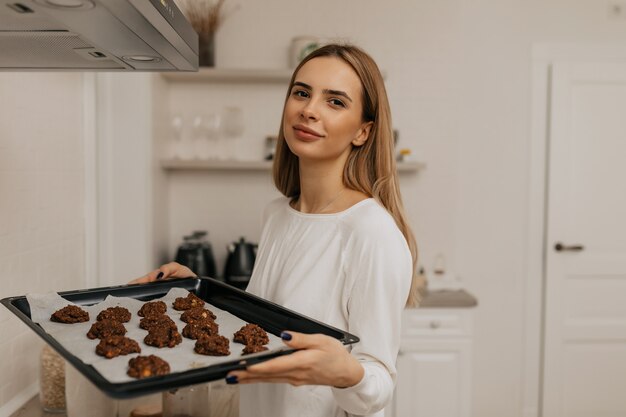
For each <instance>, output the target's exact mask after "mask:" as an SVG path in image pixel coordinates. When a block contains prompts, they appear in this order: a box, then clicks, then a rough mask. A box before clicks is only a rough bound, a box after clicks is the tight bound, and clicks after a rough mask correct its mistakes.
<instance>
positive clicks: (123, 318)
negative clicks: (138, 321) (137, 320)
mask: <svg viewBox="0 0 626 417" xmlns="http://www.w3.org/2000/svg"><path fill="white" fill-rule="evenodd" d="M105 319H108V320H115V321H119V322H120V323H128V322H129V321H130V311H128V309H126V308H124V307H109V308H107V309H106V310H102V311H101V312H100V314H98V317H97V318H96V320H98V321H100V320H105Z"/></svg>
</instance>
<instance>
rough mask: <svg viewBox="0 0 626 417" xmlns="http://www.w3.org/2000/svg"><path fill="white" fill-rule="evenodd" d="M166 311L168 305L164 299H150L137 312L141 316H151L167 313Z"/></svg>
mask: <svg viewBox="0 0 626 417" xmlns="http://www.w3.org/2000/svg"><path fill="white" fill-rule="evenodd" d="M165 311H167V306H166V305H165V303H164V302H163V301H148V302H147V303H145V304H144V305H142V306H141V308H140V309H139V311H138V312H137V314H139V315H140V316H141V317H149V316H158V315H160V314H165Z"/></svg>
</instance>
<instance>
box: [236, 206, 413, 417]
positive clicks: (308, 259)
mask: <svg viewBox="0 0 626 417" xmlns="http://www.w3.org/2000/svg"><path fill="white" fill-rule="evenodd" d="M411 276H412V260H411V253H410V251H409V248H408V245H407V243H406V240H405V239H404V236H403V235H402V233H401V232H400V230H399V229H398V227H397V226H396V223H395V222H394V220H393V218H392V217H391V215H390V214H389V213H388V212H387V211H386V210H385V208H384V207H382V206H381V205H380V204H379V203H377V202H376V200H374V199H372V198H370V199H366V200H363V201H361V202H359V203H357V204H355V205H354V206H352V207H350V208H349V209H347V210H345V211H342V212H340V213H334V214H305V213H300V212H299V211H297V210H294V209H293V208H292V207H291V206H290V205H289V200H288V199H287V198H280V199H278V200H275V201H273V202H272V203H270V204H269V206H268V207H267V209H266V210H265V213H264V225H263V231H262V234H261V240H260V242H259V250H258V253H257V258H256V263H255V266H254V271H253V273H252V277H251V279H250V284H249V286H248V289H247V291H249V292H251V293H252V294H255V295H258V296H260V297H262V298H265V299H267V300H269V301H272V302H275V303H277V304H280V305H282V306H284V307H286V308H289V309H291V310H294V311H297V312H298V313H301V314H303V315H306V316H308V317H311V318H313V319H315V320H318V321H321V322H324V323H326V324H329V325H331V326H334V327H337V328H339V329H342V330H346V331H348V332H350V333H352V334H354V335H356V336H358V337H359V338H360V339H361V340H360V342H358V343H356V344H354V345H352V346H351V347H348V349H351V353H352V355H354V357H356V358H357V359H358V360H359V361H360V362H361V364H362V365H363V367H364V369H365V375H364V377H363V379H362V380H361V381H360V382H359V383H358V384H357V385H355V386H353V387H349V388H344V389H339V388H333V387H329V386H300V387H293V386H291V385H289V384H269V383H260V384H249V385H242V386H241V391H240V395H241V397H240V416H241V417H283V416H284V417H294V416H295V417H330V416H332V417H339V416H351V415H359V416H363V415H366V416H377V417H381V416H383V411H382V409H383V408H384V407H385V406H387V405H388V404H389V402H390V401H391V398H392V396H393V389H394V384H395V379H396V367H395V363H396V358H397V355H398V349H399V344H400V320H401V314H402V310H403V308H404V305H405V302H406V299H407V296H408V293H409V288H410V285H411ZM285 330H289V329H285Z"/></svg>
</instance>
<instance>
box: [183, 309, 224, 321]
mask: <svg viewBox="0 0 626 417" xmlns="http://www.w3.org/2000/svg"><path fill="white" fill-rule="evenodd" d="M216 318H217V316H216V315H215V314H213V312H212V311H211V310H207V309H206V308H203V307H193V308H190V309H189V310H187V311H185V312H184V313H183V314H181V316H180V319H181V320H182V321H184V322H185V323H193V322H194V321H198V320H206V319H211V320H215V319H216Z"/></svg>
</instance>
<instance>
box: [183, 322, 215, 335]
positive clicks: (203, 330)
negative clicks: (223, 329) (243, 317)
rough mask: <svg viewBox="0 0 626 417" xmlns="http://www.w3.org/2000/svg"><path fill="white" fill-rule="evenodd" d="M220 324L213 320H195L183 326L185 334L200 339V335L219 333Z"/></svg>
mask: <svg viewBox="0 0 626 417" xmlns="http://www.w3.org/2000/svg"><path fill="white" fill-rule="evenodd" d="M217 329H218V325H217V323H216V322H214V321H213V320H203V321H194V322H193V323H189V324H188V325H186V326H185V327H184V328H183V336H185V337H187V338H189V339H199V338H200V337H202V336H204V335H206V336H212V335H216V334H217Z"/></svg>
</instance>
